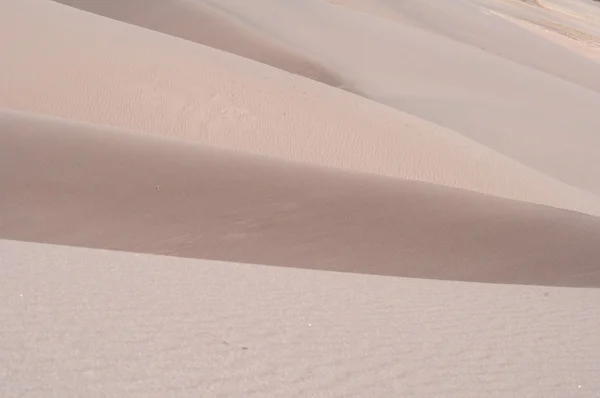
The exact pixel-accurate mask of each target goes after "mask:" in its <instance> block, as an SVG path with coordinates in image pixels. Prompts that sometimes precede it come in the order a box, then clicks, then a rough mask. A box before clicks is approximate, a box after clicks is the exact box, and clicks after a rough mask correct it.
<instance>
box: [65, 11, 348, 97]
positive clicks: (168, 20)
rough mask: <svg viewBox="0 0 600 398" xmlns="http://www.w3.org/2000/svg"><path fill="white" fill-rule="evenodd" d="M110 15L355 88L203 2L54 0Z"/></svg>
mask: <svg viewBox="0 0 600 398" xmlns="http://www.w3.org/2000/svg"><path fill="white" fill-rule="evenodd" d="M53 1H56V2H57V3H61V4H65V5H68V6H71V7H75V8H78V9H81V10H84V11H88V12H93V13H94V14H98V15H102V16H105V17H108V18H111V19H115V20H119V21H123V22H126V23H129V24H132V25H136V26H140V27H143V28H147V29H151V30H154V31H157V32H162V33H165V34H168V35H171V36H175V37H179V38H182V39H186V40H190V41H193V42H196V43H199V44H203V45H207V46H210V47H213V48H216V49H219V50H223V51H226V52H229V53H232V54H236V55H239V56H242V57H245V58H248V59H252V60H254V61H257V62H261V63H264V64H267V65H271V66H273V67H276V68H279V69H282V70H285V71H287V72H290V73H293V74H296V75H300V76H304V77H308V78H309V79H313V80H316V81H319V82H321V83H324V84H327V85H330V86H333V87H338V88H342V89H347V90H349V91H353V90H352V87H351V84H350V83H349V82H346V81H344V79H343V78H342V77H340V76H337V75H336V74H335V73H334V72H332V71H329V70H327V68H325V67H324V66H321V65H319V64H318V63H316V62H315V61H312V60H309V59H308V58H307V57H306V56H302V55H300V54H294V53H292V52H291V51H290V50H289V49H286V48H284V47H283V46H280V45H278V44H277V43H275V42H273V41H272V40H271V39H269V38H267V37H265V36H262V35H261V34H260V33H258V32H256V31H254V30H252V29H251V28H250V27H248V26H245V25H242V24H240V23H239V22H237V21H235V20H233V19H232V18H231V17H230V16H228V15H227V14H225V13H223V12H221V11H219V10H217V9H214V8H213V7H211V6H209V5H207V4H204V3H202V2H199V1H187V0H103V1H86V0H53Z"/></svg>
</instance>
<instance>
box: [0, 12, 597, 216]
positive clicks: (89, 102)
mask: <svg viewBox="0 0 600 398" xmlns="http://www.w3.org/2000/svg"><path fill="white" fill-rule="evenodd" d="M0 7H1V9H2V13H0V18H1V19H2V21H1V22H2V23H0V33H1V34H0V40H1V41H2V45H3V46H4V48H5V49H6V53H7V54H9V55H10V56H9V57H7V58H5V59H4V60H3V70H2V74H0V86H2V87H4V88H5V90H4V91H3V92H2V93H0V106H3V107H7V108H13V109H18V110H25V111H32V112H37V113H42V114H49V115H55V116H60V117H64V118H71V119H75V120H81V121H86V122H93V123H97V124H105V125H112V126H117V127H122V128H126V129H131V130H134V131H142V132H148V133H155V134H164V135H168V136H174V137H179V138H186V139H189V140H195V141H198V142H202V143H206V144H210V145H215V146H220V147H224V148H229V149H235V150H239V151H246V152H250V153H255V154H260V155H266V156H272V157H278V158H283V159H287V160H293V161H299V162H306V163H312V164H317V165H323V166H328V167H334V168H342V169H349V170H354V171H361V172H368V173H375V174H381V175H386V176H393V177H402V178H408V179H414V180H420V181H426V182H432V183H436V184H441V185H447V186H453V187H457V188H464V189H469V190H473V191H478V192H483V193H487V194H492V195H497V196H501V197H506V198H511V199H518V200H523V201H529V202H533V203H541V204H546V205H550V206H554V207H558V208H566V209H572V210H576V211H580V212H584V213H590V214H600V210H599V204H598V199H597V198H595V197H592V196H591V195H588V194H586V193H583V192H582V191H579V190H576V189H574V188H572V187H569V186H568V185H565V184H562V183H560V182H558V181H556V180H553V179H551V178H548V177H546V176H544V175H543V174H541V173H538V172H535V171H533V170H531V169H528V168H527V167H525V166H523V165H520V164H518V163H516V162H514V161H512V160H510V159H508V158H505V157H503V156H501V155H499V154H497V153H495V152H494V151H492V150H490V149H488V148H485V147H483V146H481V145H478V144H476V143H474V142H472V141H469V140H467V139H464V138H463V137H461V136H460V135H458V134H456V133H454V132H452V131H449V130H446V129H444V128H441V127H439V126H437V125H433V124H430V123H427V122H424V121H422V120H420V119H418V118H415V117H412V116H409V115H407V114H404V113H401V112H398V111H396V110H394V109H391V108H388V107H385V106H382V105H379V104H377V103H374V102H372V101H368V100H366V99H363V98H360V97H358V96H356V95H352V94H350V93H347V92H344V91H340V90H335V89H332V88H331V87H328V86H326V85H322V84H318V83H316V82H313V81H311V80H308V79H303V78H300V77H297V76H293V75H291V74H289V73H285V72H283V71H280V70H278V69H275V68H271V67H268V66H265V65H263V64H259V63H255V62H251V61H249V60H247V59H244V58H240V57H237V56H234V55H231V54H228V53H225V52H221V51H218V50H215V49H212V48H210V47H205V46H201V45H199V44H196V43H191V42H189V41H184V40H180V39H177V38H174V37H171V36H166V35H162V34H159V33H156V32H152V31H149V30H143V29H140V28H138V27H135V26H131V25H128V24H124V23H121V22H118V21H114V20H110V19H106V18H101V17H98V16H96V15H93V14H90V13H86V12H82V11H80V10H77V9H74V8H71V7H67V6H63V5H60V4H58V3H54V2H51V1H44V0H22V1H21V0H19V1H9V2H3V3H2V5H1V6H0ZM30 26H44V27H45V29H46V30H45V32H44V35H39V34H38V32H36V31H34V30H32V29H30V28H29V27H30ZM48 48H52V50H51V51H48V50H47V49H48ZM157 54H159V55H160V56H158V55H157Z"/></svg>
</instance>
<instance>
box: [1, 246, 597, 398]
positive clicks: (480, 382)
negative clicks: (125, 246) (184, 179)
mask: <svg viewBox="0 0 600 398" xmlns="http://www.w3.org/2000/svg"><path fill="white" fill-rule="evenodd" d="M0 252H2V253H3V256H2V257H0V265H1V267H0V272H1V273H2V278H0V303H2V304H1V305H0V317H1V318H2V322H0V348H1V349H2V357H3V360H4V361H6V362H3V363H7V362H8V363H10V367H8V368H6V369H4V371H3V372H0V395H1V396H3V397H7V398H12V397H23V396H28V397H48V396H61V397H69V396H111V397H116V396H128V397H164V396H177V397H198V396H201V397H211V398H212V397H232V398H233V397H245V396H251V395H256V396H260V397H277V398H279V397H323V398H334V397H341V396H344V397H397V396H401V397H424V396H425V397H456V398H465V397H472V398H480V397H495V398H504V397H507V396H509V397H513V396H518V397H531V398H533V397H584V398H592V397H595V396H597V392H598V391H599V390H600V381H599V380H598V377H597V375H598V374H599V373H600V363H599V362H598V361H597V358H598V355H599V354H600V352H599V347H598V333H597V332H598V330H599V329H600V322H599V319H600V316H599V315H600V314H599V310H598V302H599V301H600V290H598V289H563V288H539V287H523V286H504V285H482V284H471V283H458V282H438V281H425V280H410V279H403V278H389V277H377V276H365V275H350V274H339V273H330V272H317V271H307V270H290V269H280V268H276V267H261V266H248V265H240V264H227V263H215V262H210V261H201V260H184V259H176V258H170V257H158V256H148V255H138V254H130V253H115V252H105V251H95V250H89V249H76V248H65V247H54V246H47V245H39V244H27V243H22V242H9V241H0ZM0 363H2V362H0ZM540 364H543V365H540ZM0 366H2V365H0Z"/></svg>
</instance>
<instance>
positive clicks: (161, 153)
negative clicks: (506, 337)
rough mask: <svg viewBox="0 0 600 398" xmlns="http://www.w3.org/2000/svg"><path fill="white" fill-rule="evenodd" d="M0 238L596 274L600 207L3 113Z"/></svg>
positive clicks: (416, 273)
mask: <svg viewBox="0 0 600 398" xmlns="http://www.w3.org/2000/svg"><path fill="white" fill-rule="evenodd" d="M0 121H1V124H0V186H2V192H1V193H0V195H1V198H0V237H1V238H6V239H16V240H27V241H38V242H48V243H58V244H66V245H76V246H89V247H97V248H109V249H117V250H125V251H135V252H148V253H157V254H169V255H177V256H184V257H198V258H208V259H218V260H228V261H241V262H250V263H258V264H266V265H280V266H291V267H311V268H317V269H327V270H337V271H351V272H359V273H374V274H384V275H399V276H411V277H423V278H437V279H454V280H467V281H484V282H501V283H519V284H540V285H563V286H600V272H599V270H598V259H600V246H599V245H598V242H600V218H597V217H592V216H587V215H583V214H580V213H575V212H569V211H564V210H557V209H553V208H550V207H545V206H539V205H532V204H527V203H522V202H516V201H510V200H506V199H499V198H495V197H492V196H486V195H481V194H476V193H472V192H468V191H464V190H457V189H452V188H447V187H440V186H436V185H432V184H425V183H421V182H414V181H406V180H399V179H390V178H384V177H376V176H370V175H361V174H353V173H347V172H341V171H335V170H328V169H324V168H318V167H310V166H302V165H298V164H293V163H286V162H282V161H275V160H265V159H262V158H260V157H255V156H249V155H242V154H236V153H231V152H226V151H222V150H218V149H210V148H206V147H203V146H197V145H193V144H190V143H188V142H184V141H178V140H170V139H165V138H163V137H157V136H151V135H145V136H142V135H139V134H133V133H127V132H123V131H109V130H107V129H101V128H98V127H94V126H88V125H78V124H67V123H63V122H59V121H56V120H49V119H42V118H30V117H26V116H23V115H19V114H13V113H9V112H5V113H3V114H2V117H1V118H0Z"/></svg>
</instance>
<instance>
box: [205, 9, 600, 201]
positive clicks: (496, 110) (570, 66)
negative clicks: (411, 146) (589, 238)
mask: <svg viewBox="0 0 600 398" xmlns="http://www.w3.org/2000/svg"><path fill="white" fill-rule="evenodd" d="M205 1H206V2H208V3H210V4H212V5H213V6H215V7H217V6H218V7H220V8H221V9H222V10H226V11H228V12H231V13H232V14H235V15H236V16H238V17H240V18H243V20H244V21H246V22H247V23H251V24H254V25H256V26H260V27H261V28H262V30H263V31H265V32H269V33H270V34H272V35H273V36H275V37H278V38H279V39H280V40H281V41H282V42H285V41H287V43H288V44H289V45H290V46H292V47H294V48H299V49H301V51H302V52H304V53H306V54H309V55H311V56H312V57H314V58H316V59H319V60H322V62H325V63H327V65H331V67H332V68H333V69H334V70H336V71H337V72H338V73H340V74H343V75H344V76H347V77H348V78H349V79H351V81H352V82H353V83H354V85H355V87H356V88H357V90H359V91H360V92H362V93H364V94H365V95H367V96H368V97H370V98H372V99H375V100H377V101H380V102H383V103H385V104H388V105H390V106H393V107H395V108H397V109H399V110H402V111H405V112H409V113H411V114H414V115H416V116H419V117H421V118H423V119H425V120H429V121H432V122H434V123H437V124H439V125H442V126H445V127H448V128H450V129H452V130H454V131H455V132H457V133H460V134H463V135H465V136H468V137H470V138H472V139H474V140H476V141H478V142H480V143H482V144H484V145H486V146H487V147H490V148H493V149H495V150H497V151H499V152H501V153H503V154H505V155H507V156H509V157H511V158H514V159H516V160H518V161H520V162H521V163H523V164H525V165H528V166H531V167H533V168H535V169H537V170H539V171H541V172H543V173H544V174H547V175H549V176H552V177H554V178H557V179H559V180H561V181H563V182H565V183H568V184H571V185H575V186H578V187H580V188H582V189H586V190H589V191H591V192H594V193H596V194H598V193H600V179H599V178H598V176H597V173H596V170H598V169H600V161H599V159H600V149H599V148H600V135H599V134H598V131H600V118H598V117H597V110H598V109H600V78H599V77H598V76H599V74H598V64H597V63H594V62H592V61H591V60H589V59H587V58H585V57H582V56H580V55H578V54H577V53H575V52H572V51H568V50H566V49H565V48H563V47H562V46H559V45H557V44H553V43H551V42H549V41H548V40H546V39H545V38H543V37H540V36H539V35H535V34H532V33H531V32H529V31H527V30H525V29H523V28H521V27H519V26H517V25H515V24H512V23H510V22H509V21H506V20H505V19H503V18H501V17H499V16H497V15H493V14H490V13H489V12H488V9H489V7H492V6H493V5H495V4H497V2H493V1H487V2H485V5H486V6H485V7H483V6H481V5H480V3H481V2H474V1H470V0H465V1H459V2H456V1H454V2H444V4H440V2H439V1H436V0H420V1H416V0H409V1H398V2H387V3H389V4H390V5H391V4H395V7H397V8H398V9H399V11H398V13H399V14H401V15H402V17H401V19H400V20H396V19H395V18H394V16H393V15H394V14H393V13H392V12H390V14H391V16H390V18H380V17H375V16H373V15H371V14H368V13H364V12H360V11H356V10H353V9H348V8H345V7H341V6H339V5H336V4H331V3H329V2H324V1H320V0H306V1H297V2H282V1H277V0H257V1H254V2H247V1H245V0H205ZM387 3H386V4H387ZM517 3H518V2H517ZM524 7H525V6H524ZM526 7H527V8H528V9H530V10H533V11H531V12H538V11H536V10H537V9H536V8H535V7H531V6H526ZM503 8H504V9H506V8H507V7H503ZM512 8H514V7H512ZM512 8H511V9H512ZM540 10H541V11H539V12H542V11H543V10H542V9H540ZM379 12H382V11H381V9H379ZM272 15H277V18H273V17H272ZM536 15H537V14H536ZM407 19H408V20H409V21H412V22H406V20H407ZM415 25H416V26H415ZM482 47H483V48H484V50H482V49H481V48H482ZM485 49H487V50H485ZM574 82H576V84H575V83H574Z"/></svg>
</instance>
